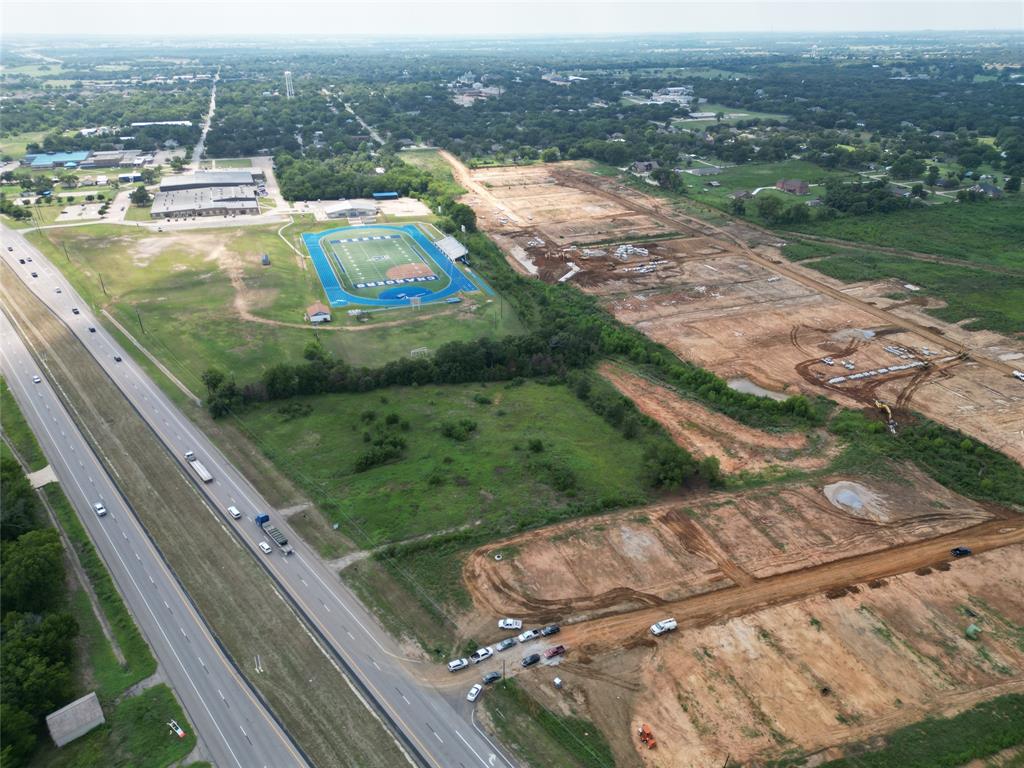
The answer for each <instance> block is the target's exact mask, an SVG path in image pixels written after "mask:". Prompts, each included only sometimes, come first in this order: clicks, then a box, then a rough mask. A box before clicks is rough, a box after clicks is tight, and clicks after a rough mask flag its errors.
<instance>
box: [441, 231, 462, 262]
mask: <svg viewBox="0 0 1024 768" xmlns="http://www.w3.org/2000/svg"><path fill="white" fill-rule="evenodd" d="M434 245H436V246H437V247H438V248H440V249H441V252H442V253H443V254H444V255H445V256H447V257H448V258H449V259H451V260H452V261H458V260H459V259H461V258H462V257H463V256H465V255H466V254H467V253H469V249H468V248H466V246H464V245H463V244H462V243H460V242H459V241H458V240H456V239H455V238H454V237H452V236H451V235H448V237H444V238H441V239H440V240H438V241H437V242H436V243H434Z"/></svg>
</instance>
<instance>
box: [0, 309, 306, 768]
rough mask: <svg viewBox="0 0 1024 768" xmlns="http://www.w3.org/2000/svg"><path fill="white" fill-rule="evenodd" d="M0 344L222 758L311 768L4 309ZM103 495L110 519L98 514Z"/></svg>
mask: <svg viewBox="0 0 1024 768" xmlns="http://www.w3.org/2000/svg"><path fill="white" fill-rule="evenodd" d="M0 350H2V353H0V369H2V370H3V374H4V377H5V378H6V380H7V383H8V386H9V387H10V389H11V392H12V393H13V394H14V397H15V399H16V400H17V401H18V405H19V406H20V407H21V410H22V411H23V413H24V414H25V418H26V420H27V421H28V423H29V426H31V428H32V431H33V432H34V433H35V435H36V438H37V439H38V440H39V444H40V445H41V446H42V448H43V452H44V453H45V454H46V457H47V459H48V460H49V462H50V465H51V466H52V467H53V470H54V472H55V473H56V475H57V478H58V479H59V480H60V483H61V486H62V488H63V490H64V493H65V494H66V495H67V497H68V499H69V500H70V502H71V504H72V505H73V506H74V507H75V509H76V510H77V512H78V516H79V518H80V519H81V520H82V523H83V524H84V525H85V528H86V530H87V531H88V533H89V537H90V538H91V539H92V541H93V543H94V544H95V545H96V549H97V550H98V551H99V553H100V555H101V556H102V557H103V560H104V562H105V563H106V564H107V568H108V569H109V570H110V573H111V576H112V577H113V579H114V581H115V582H116V584H117V586H118V589H119V590H120V592H121V594H122V595H123V596H124V599H125V601H126V603H127V604H128V606H129V608H130V609H131V612H132V614H133V615H134V616H135V620H136V622H137V623H138V625H139V627H140V629H141V631H142V633H143V635H144V636H145V637H146V640H147V641H148V642H149V645H150V647H151V648H152V649H153V653H154V654H155V656H156V658H157V659H158V660H159V662H160V669H161V671H162V673H163V675H164V676H165V677H166V679H167V682H168V683H169V684H170V685H171V686H172V687H173V688H174V690H175V692H176V693H177V695H178V698H179V700H180V701H181V703H182V705H183V706H184V708H185V711H186V713H187V714H188V717H189V720H190V721H191V723H192V727H193V728H194V729H196V732H197V736H198V737H199V740H200V743H201V745H202V747H203V748H205V751H206V753H207V754H208V755H209V756H210V757H211V758H212V759H213V762H214V764H216V765H217V766H221V767H223V768H228V767H230V768H250V766H261V765H262V766H273V767H274V768H276V767H277V766H305V765H306V763H305V761H304V760H303V759H302V757H301V756H300V755H299V754H298V752H297V751H296V750H295V748H294V746H293V745H292V744H291V742H290V741H289V739H288V737H287V736H286V735H285V733H284V732H283V731H282V730H281V729H280V728H279V727H278V725H277V724H276V723H275V722H274V720H273V719H272V718H271V717H270V715H269V713H268V712H267V711H266V709H265V708H264V707H263V706H262V705H261V704H260V702H259V701H258V700H257V699H256V698H255V697H254V695H253V693H252V691H251V690H250V689H249V687H248V685H247V684H246V682H245V681H244V680H243V679H241V677H240V676H239V675H238V673H237V672H236V670H235V669H234V667H232V665H231V663H230V662H229V661H228V659H227V658H226V657H225V655H224V654H223V653H222V652H221V649H220V647H219V646H218V645H217V644H216V643H215V642H214V640H213V638H212V637H211V635H210V632H209V631H208V630H207V627H206V625H205V624H204V623H203V620H202V619H201V618H200V617H199V615H198V614H197V613H196V611H195V609H194V608H193V607H192V604H191V603H190V602H189V600H188V598H187V597H186V596H185V594H184V593H183V592H182V590H181V589H180V587H179V585H178V583H177V581H175V579H174V576H173V575H172V574H171V572H170V570H169V569H168V568H167V566H166V565H165V564H164V562H163V560H162V559H161V558H160V555H159V554H158V553H157V551H156V549H155V548H154V547H153V545H152V543H151V542H150V540H149V538H148V537H147V536H146V534H145V532H144V531H143V530H142V527H141V526H140V525H139V523H138V521H137V520H136V518H135V515H134V513H133V512H132V511H131V510H130V509H129V508H128V506H127V504H126V503H125V501H124V499H123V498H122V497H121V495H120V493H119V492H118V490H117V488H116V487H115V486H114V483H113V482H112V481H111V479H110V478H109V476H108V475H107V473H106V470H105V469H104V467H103V466H102V465H101V464H100V462H99V460H98V459H97V458H96V456H95V454H93V452H92V450H91V448H90V447H89V445H88V443H87V442H86V441H85V438H84V437H83V436H82V434H81V433H80V432H79V431H78V428H77V427H76V426H75V423H74V422H73V421H72V420H71V417H70V416H69V415H68V413H67V411H65V410H64V406H63V404H62V402H61V401H60V399H59V398H58V397H57V395H56V393H55V392H54V391H53V389H52V388H51V387H50V384H49V382H48V381H47V379H46V376H45V372H44V371H42V370H40V369H39V368H38V367H37V365H36V362H35V359H34V358H33V357H32V356H31V355H30V354H29V352H28V350H27V349H26V347H25V345H24V343H23V342H22V340H21V337H20V336H18V334H17V332H16V331H15V329H14V327H13V326H12V325H11V323H10V321H9V320H8V318H7V316H6V315H5V314H3V313H0ZM34 376H38V377H39V378H40V383H38V384H37V383H35V382H34V381H33V377H34ZM96 502H99V503H101V504H103V505H104V506H105V507H106V509H107V514H106V515H105V516H103V517H98V516H97V515H96V512H95V511H94V510H93V508H92V505H93V504H94V503H96Z"/></svg>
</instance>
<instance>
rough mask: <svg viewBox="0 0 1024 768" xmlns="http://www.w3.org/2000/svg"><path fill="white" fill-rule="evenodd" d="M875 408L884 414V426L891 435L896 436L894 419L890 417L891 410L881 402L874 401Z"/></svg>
mask: <svg viewBox="0 0 1024 768" xmlns="http://www.w3.org/2000/svg"><path fill="white" fill-rule="evenodd" d="M875 408H877V409H878V410H880V411H882V413H884V414H885V426H887V427H888V428H889V431H890V432H891V433H892V434H894V435H895V434H896V427H897V424H896V419H894V418H893V417H892V408H890V407H889V406H888V405H886V404H885V403H883V402H882V401H881V400H875Z"/></svg>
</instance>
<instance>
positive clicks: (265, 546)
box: [260, 541, 274, 555]
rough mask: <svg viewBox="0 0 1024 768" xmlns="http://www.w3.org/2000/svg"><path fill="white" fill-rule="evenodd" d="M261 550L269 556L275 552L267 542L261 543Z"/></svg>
mask: <svg viewBox="0 0 1024 768" xmlns="http://www.w3.org/2000/svg"><path fill="white" fill-rule="evenodd" d="M260 549H261V550H263V554H264V555H269V554H270V553H271V552H273V551H274V550H272V549H271V548H270V545H269V544H267V542H265V541H261V542H260Z"/></svg>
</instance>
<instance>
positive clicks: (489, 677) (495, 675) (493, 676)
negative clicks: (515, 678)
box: [484, 672, 501, 685]
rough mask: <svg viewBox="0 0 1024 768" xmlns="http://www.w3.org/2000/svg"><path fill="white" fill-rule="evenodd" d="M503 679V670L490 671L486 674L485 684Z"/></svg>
mask: <svg viewBox="0 0 1024 768" xmlns="http://www.w3.org/2000/svg"><path fill="white" fill-rule="evenodd" d="M499 680H501V672H488V673H487V674H486V675H484V685H490V684H491V683H496V682H498V681H499Z"/></svg>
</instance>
